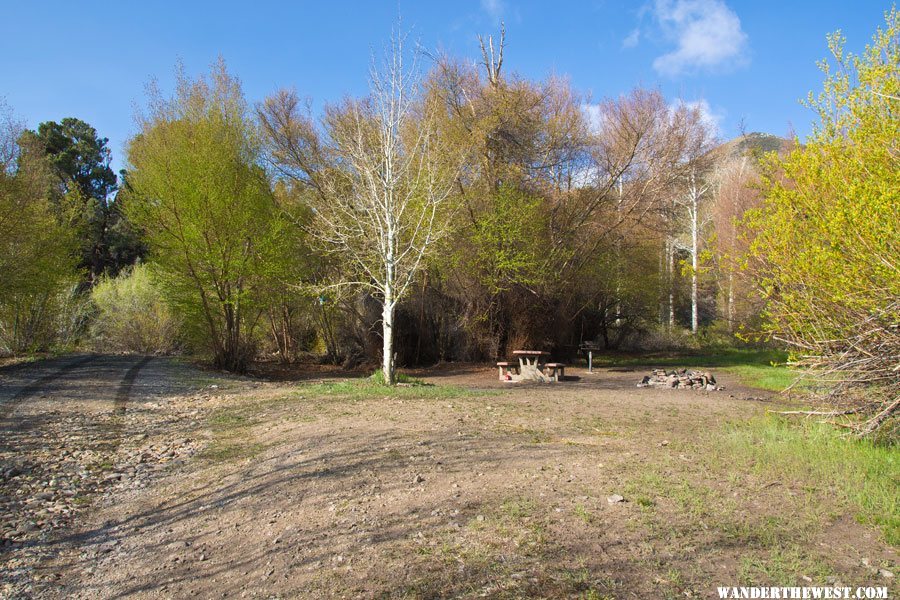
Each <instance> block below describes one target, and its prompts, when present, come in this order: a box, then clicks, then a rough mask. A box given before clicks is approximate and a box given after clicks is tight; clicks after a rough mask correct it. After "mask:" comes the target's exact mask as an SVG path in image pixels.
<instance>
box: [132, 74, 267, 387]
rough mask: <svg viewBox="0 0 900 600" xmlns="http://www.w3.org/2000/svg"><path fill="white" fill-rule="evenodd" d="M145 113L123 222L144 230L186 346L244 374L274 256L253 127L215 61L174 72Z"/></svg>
mask: <svg viewBox="0 0 900 600" xmlns="http://www.w3.org/2000/svg"><path fill="white" fill-rule="evenodd" d="M150 109H151V113H150V115H149V116H148V117H147V118H145V120H144V122H143V124H142V130H141V133H140V134H139V135H138V136H136V137H135V138H133V139H132V141H131V143H130V144H129V146H128V159H129V162H130V163H131V166H132V170H130V171H129V177H128V183H129V186H130V187H131V189H132V190H133V193H134V197H133V198H131V199H130V201H129V203H128V206H127V210H128V214H129V216H130V217H131V218H132V219H133V220H134V221H135V222H136V223H138V224H139V225H140V226H141V227H142V228H143V229H144V230H145V231H146V233H147V239H148V242H149V245H150V249H151V252H152V258H153V260H154V261H155V262H156V264H157V267H158V269H157V270H158V273H159V278H160V281H161V283H162V285H163V288H164V290H165V291H166V296H167V298H168V300H169V302H170V303H172V305H173V306H175V307H176V308H177V309H178V310H179V312H180V314H181V315H183V316H184V319H185V323H186V325H187V326H188V332H189V334H191V339H192V340H193V341H194V344H195V346H197V347H199V348H200V349H205V350H207V351H209V352H210V353H211V354H212V355H213V356H214V360H215V363H216V365H217V366H220V367H223V368H226V369H229V370H236V371H240V370H243V369H244V368H245V366H246V363H247V361H248V360H249V359H250V358H251V357H252V354H253V351H254V350H253V346H254V338H253V334H254V330H255V327H256V325H257V323H258V322H259V318H260V314H261V312H262V310H263V306H262V305H261V304H262V302H261V298H262V296H263V295H264V290H263V288H264V285H265V283H266V281H267V277H269V276H270V275H271V273H272V270H273V262H274V261H277V260H280V259H281V258H282V257H283V255H282V254H281V244H280V240H281V238H282V236H283V234H284V227H283V224H282V223H280V217H279V213H278V211H277V210H276V206H275V202H274V198H273V194H272V190H271V187H270V184H269V181H268V179H267V176H266V174H265V172H264V170H263V169H262V168H261V166H260V164H261V149H260V146H259V142H258V136H257V133H256V125H255V121H254V119H253V118H252V116H251V114H250V113H249V111H248V110H247V105H246V102H245V101H244V98H243V92H242V91H241V88H240V85H239V83H238V82H237V80H235V79H234V78H232V77H231V76H230V75H229V74H228V73H227V71H226V70H225V67H224V64H222V63H221V62H220V63H219V64H217V65H216V66H215V67H214V69H213V72H212V75H211V76H210V78H209V79H208V80H207V79H198V80H194V81H192V80H189V79H187V78H186V77H185V76H184V75H183V74H179V79H178V88H177V92H176V95H175V97H174V98H172V99H164V98H162V97H160V96H159V95H158V94H156V95H154V96H152V97H151V101H150Z"/></svg>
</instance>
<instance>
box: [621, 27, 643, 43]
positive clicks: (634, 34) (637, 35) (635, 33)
mask: <svg viewBox="0 0 900 600" xmlns="http://www.w3.org/2000/svg"><path fill="white" fill-rule="evenodd" d="M640 41H641V30H640V29H638V28H637V27H635V28H634V29H632V30H631V33H629V34H628V37H626V38H625V39H624V40H622V47H623V48H634V47H635V46H637V45H638V42H640Z"/></svg>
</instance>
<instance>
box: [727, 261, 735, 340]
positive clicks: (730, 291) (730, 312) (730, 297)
mask: <svg viewBox="0 0 900 600" xmlns="http://www.w3.org/2000/svg"><path fill="white" fill-rule="evenodd" d="M728 332H729V333H732V332H734V273H732V272H731V271H730V270H729V271H728Z"/></svg>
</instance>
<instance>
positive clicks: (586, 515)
mask: <svg viewBox="0 0 900 600" xmlns="http://www.w3.org/2000/svg"><path fill="white" fill-rule="evenodd" d="M575 516H576V517H578V518H579V519H581V520H582V521H584V524H585V525H590V524H592V523H593V522H594V518H595V517H594V514H593V513H592V512H591V511H589V510H588V509H587V508H585V507H584V506H583V505H581V504H576V505H575Z"/></svg>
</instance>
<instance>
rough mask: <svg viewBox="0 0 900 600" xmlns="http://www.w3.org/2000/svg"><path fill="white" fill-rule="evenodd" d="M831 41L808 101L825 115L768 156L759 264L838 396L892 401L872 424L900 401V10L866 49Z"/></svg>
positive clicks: (756, 253)
mask: <svg viewBox="0 0 900 600" xmlns="http://www.w3.org/2000/svg"><path fill="white" fill-rule="evenodd" d="M829 45H830V49H831V51H832V54H833V56H834V62H835V63H836V64H837V68H836V69H835V68H831V67H830V66H829V65H828V63H825V62H823V63H822V68H823V71H824V72H825V75H826V79H825V87H824V91H823V92H822V93H821V94H820V95H819V96H818V97H815V96H811V97H810V100H809V102H808V104H809V106H810V107H811V108H813V109H815V110H816V111H817V113H818V115H819V118H820V122H819V124H818V126H817V127H816V130H815V132H814V134H813V135H812V136H811V137H810V138H809V140H807V143H806V144H805V145H804V146H798V147H797V148H796V149H795V150H794V151H793V152H791V153H790V154H789V155H788V156H787V157H785V158H783V159H782V158H779V157H776V156H772V157H771V158H770V160H769V161H768V163H767V172H766V173H765V177H764V178H763V188H764V194H765V203H764V205H763V207H762V208H761V209H759V210H757V211H753V212H751V214H750V217H749V219H748V222H749V224H750V226H751V229H752V230H753V231H754V233H755V239H754V240H753V244H752V246H751V253H750V261H749V263H748V266H750V267H751V268H754V269H755V271H756V275H757V277H758V282H759V283H760V284H761V286H762V288H763V292H764V294H765V297H766V300H767V306H766V311H765V317H766V318H767V320H768V326H769V330H770V332H771V334H772V335H773V336H774V337H775V338H776V339H779V340H782V341H784V342H786V343H788V344H789V345H790V346H791V347H792V349H793V353H794V356H795V358H796V359H798V362H800V363H801V364H804V365H806V366H808V367H810V368H812V369H813V371H814V372H817V373H818V374H819V375H820V377H821V378H822V379H823V380H824V381H826V382H828V383H830V384H831V385H830V386H828V387H829V388H830V389H831V391H833V392H837V394H836V396H837V397H840V398H844V399H847V400H849V399H851V398H853V397H854V396H862V397H863V398H865V399H866V400H867V401H870V402H873V403H874V404H875V405H876V407H877V408H878V409H879V410H881V411H883V412H881V413H880V415H879V416H878V417H876V418H875V419H873V420H872V421H871V422H870V423H869V425H867V426H866V427H865V429H864V431H871V430H872V429H874V428H875V427H877V426H878V425H880V424H882V423H884V422H885V419H886V418H887V417H888V416H889V415H890V414H891V413H892V412H895V411H897V407H898V405H900V401H898V400H900V396H898V394H900V372H898V367H900V365H898V361H897V357H898V356H900V155H898V147H897V141H898V139H900V12H898V11H897V9H896V8H895V9H893V10H891V11H890V12H889V13H888V15H887V23H886V27H885V28H884V29H881V30H879V31H878V33H877V34H876V35H875V37H874V39H873V42H872V44H871V45H869V46H868V47H867V48H866V51H865V53H863V54H862V55H860V56H856V55H851V54H848V53H846V52H845V51H844V48H843V46H844V41H843V38H842V37H840V35H837V34H836V35H834V36H832V37H831V38H829ZM860 390H864V393H863V394H856V393H853V392H858V391H860ZM879 400H881V401H883V404H882V405H880V406H879V403H878V401H879Z"/></svg>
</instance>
